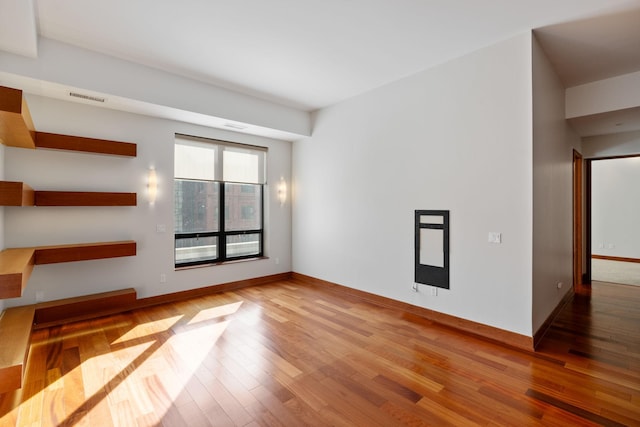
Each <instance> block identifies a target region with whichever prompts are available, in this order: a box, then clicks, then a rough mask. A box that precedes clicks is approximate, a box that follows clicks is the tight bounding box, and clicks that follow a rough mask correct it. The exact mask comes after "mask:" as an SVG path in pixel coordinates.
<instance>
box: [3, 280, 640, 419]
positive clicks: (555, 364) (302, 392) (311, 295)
mask: <svg viewBox="0 0 640 427" xmlns="http://www.w3.org/2000/svg"><path fill="white" fill-rule="evenodd" d="M638 324H640V288H638V287H633V286H622V285H612V284H600V283H594V284H593V286H592V288H591V292H590V295H582V294H581V295H576V296H575V297H574V299H573V300H572V301H570V302H568V303H567V305H566V306H565V307H564V308H563V309H562V310H561V311H560V312H559V313H558V316H557V319H556V321H555V322H554V323H553V324H551V325H550V327H549V329H548V331H547V334H546V335H545V336H544V338H542V340H541V342H540V345H539V347H538V350H537V351H536V352H535V353H534V352H526V351H522V350H518V349H515V348H513V347H509V346H502V345H499V344H497V343H496V342H493V341H490V340H485V339H480V338H478V337H475V336H472V335H469V334H466V333H460V332H456V331H455V330H454V329H451V328H449V327H445V326H441V325H438V324H437V323H434V322H432V321H429V320H427V319H425V318H423V317H420V316H417V315H415V314H414V313H411V312H407V311H403V310H399V309H397V308H394V307H388V306H387V307H381V306H376V305H373V304H371V302H370V301H367V300H363V299H360V298H358V297H357V296H355V295H349V294H345V293H343V292H338V291H336V290H334V289H326V288H323V287H321V286H316V285H309V284H306V283H302V282H299V281H295V280H284V281H280V282H276V283H271V284H263V285H259V286H252V287H245V288H241V289H233V290H228V291H225V292H222V293H218V294H211V295H200V296H198V297H195V298H192V299H189V300H183V301H176V302H172V303H167V304H163V305H157V306H153V307H146V308H140V309H137V310H134V311H132V312H128V313H121V314H118V315H114V316H109V317H103V318H100V319H95V320H91V321H83V322H77V323H70V324H65V325H63V326H57V327H53V328H48V329H42V330H38V331H35V332H34V334H33V336H34V338H33V344H32V352H31V355H30V358H29V363H28V365H27V375H26V376H25V387H24V388H23V389H22V390H17V391H15V392H10V393H6V394H4V395H0V417H4V418H0V419H2V421H3V422H4V421H5V420H9V421H10V422H11V423H12V424H11V425H16V426H23V425H29V426H31V425H37V426H43V425H54V424H56V423H58V424H60V425H72V424H73V425H100V426H115V425H139V426H156V425H193V426H210V425H215V426H218V425H242V426H252V425H255V426H258V425H259V426H265V425H280V426H297V425H311V426H326V425H337V426H363V425H366V426H402V425H407V426H419V425H424V426H432V425H438V426H440V425H442V426H467V425H469V426H475V425H518V426H520V425H527V426H548V425H581V426H595V425H613V426H616V425H640V328H638ZM0 424H1V423H0Z"/></svg>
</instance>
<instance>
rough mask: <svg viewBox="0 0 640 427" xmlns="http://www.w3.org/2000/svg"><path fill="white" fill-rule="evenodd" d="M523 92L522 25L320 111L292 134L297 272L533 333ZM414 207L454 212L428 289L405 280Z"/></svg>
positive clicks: (528, 141) (409, 274) (526, 58)
mask: <svg viewBox="0 0 640 427" xmlns="http://www.w3.org/2000/svg"><path fill="white" fill-rule="evenodd" d="M531 96H532V95H531V35H530V34H529V33H527V34H522V35H519V36H517V37H514V38H512V39H510V40H506V41H503V42H501V43H498V44H496V45H494V46H491V47H488V48H485V49H482V50H480V51H477V52H474V53H472V54H469V55H467V56H465V57H462V58H459V59H457V60H454V61H451V62H449V63H447V64H444V65H442V66H438V67H436V68H433V69H430V70H427V71H424V72H421V73H419V74H416V75H413V76H411V77H408V78H405V79H403V80H400V81H397V82H395V83H392V84H390V85H387V86H384V87H381V88H379V89H377V90H374V91H372V92H369V93H366V94H364V95H361V96H358V97H356V98H353V99H351V100H348V101H345V102H343V103H340V104H338V105H335V106H333V107H330V108H326V109H323V110H320V111H318V112H317V113H316V114H315V116H314V129H313V135H312V137H310V138H306V139H303V140H301V141H298V142H295V143H294V145H293V165H294V184H295V195H294V196H295V200H294V222H293V236H294V238H293V252H294V260H293V270H294V271H295V272H298V273H302V274H305V275H309V276H313V277H317V278H320V279H323V280H327V281H331V282H335V283H338V284H341V285H344V286H348V287H352V288H356V289H360V290H364V291H367V292H371V293H374V294H377V295H382V296H385V297H389V298H393V299H396V300H400V301H404V302H407V303H411V304H415V305H418V306H422V307H426V308H428V309H432V310H436V311H439V312H443V313H447V314H450V315H453V316H457V317H461V318H465V319H469V320H472V321H475V322H480V323H483V324H487V325H491V326H494V327H497V328H502V329H505V330H509V331H513V332H516V333H520V334H523V335H527V336H531V334H532V326H531V317H532V316H531V304H532V301H531V258H532V252H531V251H532V235H531V233H532V136H531V135H532V129H531V114H532V112H531V104H532V99H531ZM415 209H449V210H450V211H451V217H450V221H451V222H450V224H451V235H450V238H451V245H450V250H451V264H450V265H451V289H450V290H439V292H438V295H437V296H431V295H430V292H429V290H428V289H427V287H424V286H422V287H420V292H419V293H414V292H413V291H412V289H411V286H412V284H413V261H414V252H413V250H414V248H413V242H414V240H413V238H414V231H413V212H414V210H415ZM492 231H493V232H501V233H502V237H503V243H502V244H490V243H488V241H487V238H488V233H489V232H492Z"/></svg>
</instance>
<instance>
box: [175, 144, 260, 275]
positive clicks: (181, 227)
mask: <svg viewBox="0 0 640 427" xmlns="http://www.w3.org/2000/svg"><path fill="white" fill-rule="evenodd" d="M265 163H266V149H265V148H262V147H254V146H247V145H241V144H234V143H229V142H223V141H216V140H205V139H199V138H192V137H187V136H182V135H176V144H175V172H174V177H175V178H174V207H175V265H176V267H180V266H188V265H197V264H207V263H212V262H222V261H228V260H235V259H242V258H253V257H258V256H262V255H263V240H264V232H263V227H264V225H263V224H264V222H263V205H264V203H263V200H264V197H263V195H264V185H265V175H266V174H265V169H266V165H265Z"/></svg>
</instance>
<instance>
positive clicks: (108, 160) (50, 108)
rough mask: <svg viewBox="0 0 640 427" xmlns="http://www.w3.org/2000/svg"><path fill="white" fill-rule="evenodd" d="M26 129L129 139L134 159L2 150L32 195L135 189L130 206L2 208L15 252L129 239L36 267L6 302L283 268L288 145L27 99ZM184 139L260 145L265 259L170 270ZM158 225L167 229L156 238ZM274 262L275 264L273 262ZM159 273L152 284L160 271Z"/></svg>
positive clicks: (212, 280) (203, 282)
mask: <svg viewBox="0 0 640 427" xmlns="http://www.w3.org/2000/svg"><path fill="white" fill-rule="evenodd" d="M27 102H28V105H29V108H30V111H31V113H32V116H33V119H34V123H35V127H36V129H37V130H39V131H42V132H53V133H64V134H69V135H80V136H86V137H96V138H105V139H113V140H120V141H128V142H134V143H137V144H138V156H137V157H136V158H124V157H115V156H102V155H94V154H86V153H74V152H65V151H54V150H26V149H20V148H12V147H7V148H6V149H5V161H4V166H5V179H7V180H15V181H24V182H26V183H28V184H29V185H30V186H31V187H33V188H34V189H36V190H53V189H56V190H69V191H83V190H85V191H128V192H137V193H138V206H136V207H22V208H20V207H6V208H4V209H5V221H4V227H5V245H6V246H7V247H20V246H31V245H49V244H63V243H75V242H93V241H105V240H107V241H109V240H125V239H133V240H136V241H137V243H138V254H137V256H135V257H126V258H115V259H107V260H94V261H84V262H74V263H63V264H51V265H39V266H36V268H35V269H34V271H33V274H32V276H31V279H30V281H29V283H28V285H27V288H26V290H25V294H24V296H23V297H22V298H17V299H13V300H8V301H9V302H8V305H23V304H29V303H32V302H34V301H35V299H36V292H42V293H43V294H44V300H53V299H59V298H65V297H71V296H78V295H85V294H92V293H98V292H104V291H109V290H115V289H121V288H125V287H134V288H135V289H136V290H137V292H138V295H139V297H148V296H154V295H160V294H166V293H171V292H177V291H182V290H187V289H192V288H197V287H202V286H207V285H213V284H219V283H226V282H231V281H236V280H242V279H247V278H252V277H260V276H266V275H270V274H276V273H282V272H288V271H291V231H290V230H291V213H290V205H289V204H287V205H285V206H284V207H281V206H280V205H279V203H278V202H277V201H276V185H275V184H276V183H277V181H278V180H279V178H280V176H281V175H282V176H284V177H285V179H287V180H290V177H291V174H290V170H291V143H289V142H284V141H277V140H270V139H266V138H261V137H256V136H250V135H242V134H238V133H233V132H225V131H221V130H216V129H211V128H205V127H198V126H195V125H189V124H185V123H180V122H174V121H169V120H163V119H157V118H151V117H146V116H140V115H135V114H130V113H124V112H117V111H114V110H109V109H104V108H97V107H90V106H86V105H82V104H77V103H70V102H63V101H57V100H53V99H51V98H43V97H38V96H27ZM176 132H178V133H184V134H190V135H196V136H202V137H210V138H219V139H224V140H230V141H235V142H242V143H249V144H253V145H260V146H266V147H268V149H269V154H268V182H269V183H272V184H271V185H270V186H269V187H268V189H267V191H268V196H267V197H266V198H265V199H266V202H265V204H266V206H265V209H266V218H265V224H266V226H265V228H266V230H267V236H266V240H267V241H266V254H267V255H268V256H270V257H271V258H270V259H264V260H258V261H247V262H238V263H233V264H228V265H221V266H214V267H203V268H194V269H189V270H184V271H174V266H173V233H172V232H173V181H172V180H173V148H174V134H175V133H176ZM149 167H155V168H156V171H157V173H158V179H159V197H158V200H157V202H156V203H155V204H154V205H150V204H149V203H148V201H147V199H146V193H145V191H146V174H147V171H148V168H149ZM156 224H165V225H166V227H167V232H166V233H157V232H156ZM276 258H278V261H279V264H276V263H275V259H276ZM161 273H164V274H166V276H167V282H166V283H160V280H159V278H160V274H161Z"/></svg>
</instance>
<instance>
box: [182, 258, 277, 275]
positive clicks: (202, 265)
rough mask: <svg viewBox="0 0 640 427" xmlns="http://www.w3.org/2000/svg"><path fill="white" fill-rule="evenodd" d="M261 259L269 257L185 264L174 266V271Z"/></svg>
mask: <svg viewBox="0 0 640 427" xmlns="http://www.w3.org/2000/svg"><path fill="white" fill-rule="evenodd" d="M263 259H269V257H268V256H261V257H255V258H243V259H234V260H231V261H223V262H212V263H208V264H197V265H186V266H184V267H175V271H183V270H192V269H194V268H204V267H216V266H219V265H229V264H238V263H241V262H250V261H260V260H263Z"/></svg>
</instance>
